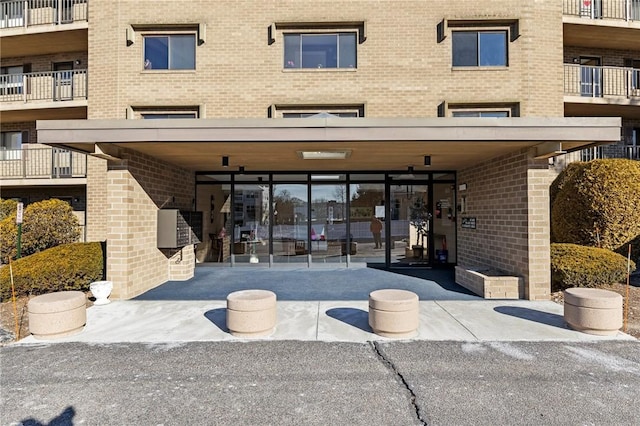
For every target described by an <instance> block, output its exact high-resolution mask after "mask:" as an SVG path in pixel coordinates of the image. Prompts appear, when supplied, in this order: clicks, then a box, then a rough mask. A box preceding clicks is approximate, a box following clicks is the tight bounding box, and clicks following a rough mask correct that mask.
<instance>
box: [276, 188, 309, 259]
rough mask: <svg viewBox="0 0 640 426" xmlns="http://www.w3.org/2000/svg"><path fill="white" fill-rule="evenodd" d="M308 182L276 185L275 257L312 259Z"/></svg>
mask: <svg viewBox="0 0 640 426" xmlns="http://www.w3.org/2000/svg"><path fill="white" fill-rule="evenodd" d="M307 188H308V186H307V184H294V183H291V184H289V183H282V184H280V183H279V184H275V185H273V261H274V263H308V256H309V254H308V253H309V241H310V235H309V216H308V210H309V208H308V207H309V197H308V195H307Z"/></svg>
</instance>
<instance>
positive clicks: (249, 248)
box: [232, 183, 269, 264]
mask: <svg viewBox="0 0 640 426" xmlns="http://www.w3.org/2000/svg"><path fill="white" fill-rule="evenodd" d="M232 214H233V255H234V262H236V263H267V264H268V263H269V244H268V243H269V185H263V184H253V183H250V184H237V185H235V189H234V194H233V213H232Z"/></svg>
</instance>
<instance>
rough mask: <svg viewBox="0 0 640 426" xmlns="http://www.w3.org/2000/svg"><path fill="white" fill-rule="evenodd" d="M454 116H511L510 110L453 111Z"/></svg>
mask: <svg viewBox="0 0 640 426" xmlns="http://www.w3.org/2000/svg"><path fill="white" fill-rule="evenodd" d="M451 115H452V116H453V117H498V118H500V117H509V111H453V112H452V113H451Z"/></svg>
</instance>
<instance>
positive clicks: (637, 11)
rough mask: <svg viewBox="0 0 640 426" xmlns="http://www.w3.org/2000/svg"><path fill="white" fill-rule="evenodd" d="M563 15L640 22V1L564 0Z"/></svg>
mask: <svg viewBox="0 0 640 426" xmlns="http://www.w3.org/2000/svg"><path fill="white" fill-rule="evenodd" d="M562 13H563V14H564V15H569V16H579V17H580V18H587V19H617V20H622V21H640V0H564V3H563V5H562Z"/></svg>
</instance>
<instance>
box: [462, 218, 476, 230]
mask: <svg viewBox="0 0 640 426" xmlns="http://www.w3.org/2000/svg"><path fill="white" fill-rule="evenodd" d="M461 226H462V227H463V228H466V229H476V218H475V217H463V218H462V222H461Z"/></svg>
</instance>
